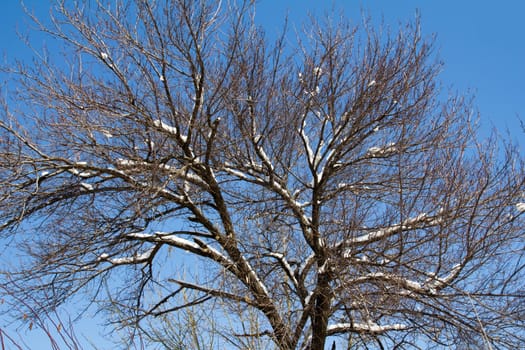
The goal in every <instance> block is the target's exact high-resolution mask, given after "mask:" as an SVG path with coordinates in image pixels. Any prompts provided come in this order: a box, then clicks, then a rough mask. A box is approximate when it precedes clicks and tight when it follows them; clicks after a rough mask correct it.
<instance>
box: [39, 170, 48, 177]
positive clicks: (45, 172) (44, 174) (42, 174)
mask: <svg viewBox="0 0 525 350" xmlns="http://www.w3.org/2000/svg"><path fill="white" fill-rule="evenodd" d="M46 175H49V171H45V170H44V171H41V172H40V174H38V176H46Z"/></svg>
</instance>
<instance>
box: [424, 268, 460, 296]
mask: <svg viewBox="0 0 525 350" xmlns="http://www.w3.org/2000/svg"><path fill="white" fill-rule="evenodd" d="M462 268H463V265H462V264H456V265H454V266H453V267H452V269H451V270H450V272H449V273H448V275H446V276H445V277H442V278H437V277H432V278H428V279H427V280H426V281H425V283H424V286H425V288H428V289H430V291H432V292H434V293H435V292H436V291H437V290H440V289H443V288H444V287H446V286H447V285H448V284H449V283H450V282H452V281H453V280H454V279H455V278H456V277H457V276H458V275H459V273H460V272H461V269H462Z"/></svg>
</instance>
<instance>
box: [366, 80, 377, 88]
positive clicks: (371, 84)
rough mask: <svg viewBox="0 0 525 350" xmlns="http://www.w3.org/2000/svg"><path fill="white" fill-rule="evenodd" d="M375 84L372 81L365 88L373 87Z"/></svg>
mask: <svg viewBox="0 0 525 350" xmlns="http://www.w3.org/2000/svg"><path fill="white" fill-rule="evenodd" d="M375 84H376V81H375V80H372V81H371V82H369V83H368V85H367V87H371V86H374V85H375Z"/></svg>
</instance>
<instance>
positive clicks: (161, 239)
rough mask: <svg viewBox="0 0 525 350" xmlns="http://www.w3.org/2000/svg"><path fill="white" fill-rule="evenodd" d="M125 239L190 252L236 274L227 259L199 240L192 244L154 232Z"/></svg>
mask: <svg viewBox="0 0 525 350" xmlns="http://www.w3.org/2000/svg"><path fill="white" fill-rule="evenodd" d="M127 237H128V238H130V239H138V240H142V241H147V242H156V243H162V244H168V245H170V246H173V247H177V248H179V249H183V250H186V251H189V252H192V253H194V254H197V255H199V256H202V257H207V258H210V259H212V260H214V261H216V262H218V263H220V264H221V265H222V266H224V267H225V268H227V269H228V270H230V271H232V272H234V273H236V269H235V268H234V267H233V266H234V264H233V262H232V261H231V260H230V259H229V258H227V257H226V256H225V255H224V254H222V253H221V252H219V251H218V250H216V249H214V248H212V247H210V246H209V245H207V244H206V243H204V242H202V241H201V240H199V239H194V242H192V241H190V240H188V239H185V238H181V237H177V236H175V235H174V234H172V233H169V232H155V233H154V234H148V233H141V232H137V233H130V234H128V235H127Z"/></svg>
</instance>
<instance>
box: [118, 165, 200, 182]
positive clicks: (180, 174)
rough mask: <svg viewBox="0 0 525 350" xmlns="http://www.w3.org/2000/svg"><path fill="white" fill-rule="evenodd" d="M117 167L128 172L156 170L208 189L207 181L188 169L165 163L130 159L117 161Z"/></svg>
mask: <svg viewBox="0 0 525 350" xmlns="http://www.w3.org/2000/svg"><path fill="white" fill-rule="evenodd" d="M117 166H118V167H119V168H122V169H128V170H136V169H140V168H156V169H159V170H162V171H165V172H166V173H168V174H169V175H171V176H173V177H175V178H179V179H183V180H187V181H190V182H191V183H193V184H196V185H199V186H201V187H206V186H207V184H206V182H205V181H203V180H202V179H201V178H200V177H199V176H197V175H195V174H194V173H191V172H189V171H188V169H186V168H184V167H182V168H176V167H174V166H171V165H168V164H165V163H160V164H156V163H149V162H145V161H135V160H130V159H120V158H119V159H117Z"/></svg>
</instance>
